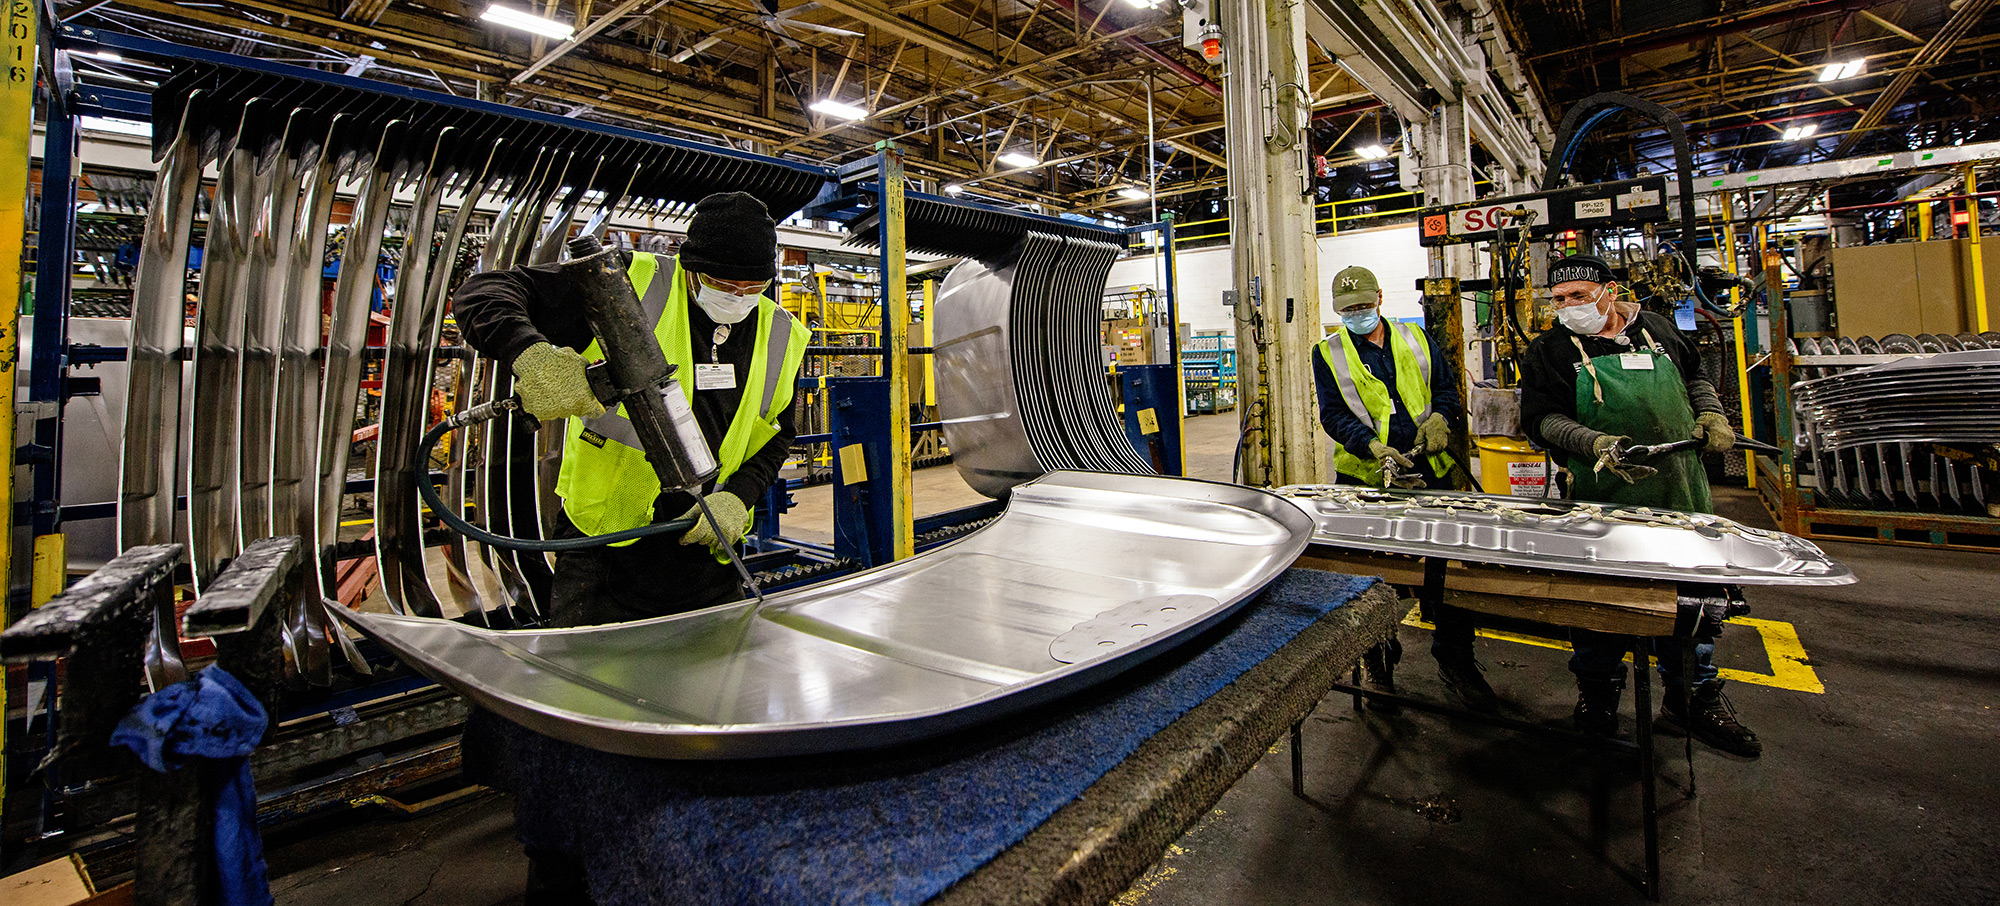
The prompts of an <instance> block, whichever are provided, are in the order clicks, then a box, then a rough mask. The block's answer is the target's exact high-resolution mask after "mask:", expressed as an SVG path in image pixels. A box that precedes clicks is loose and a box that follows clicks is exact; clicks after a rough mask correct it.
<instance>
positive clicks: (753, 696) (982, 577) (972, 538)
mask: <svg viewBox="0 0 2000 906" xmlns="http://www.w3.org/2000/svg"><path fill="white" fill-rule="evenodd" d="M1311 531H1312V522H1311V520H1310V519H1308V518H1307V517H1306V515H1305V514H1304V513H1303V512H1301V511H1300V510H1299V509H1298V508H1297V507H1295V506H1293V505H1292V504H1290V503H1288V502H1287V501H1285V500H1283V499H1282V498H1279V497H1277V496H1275V495H1273V494H1270V493H1268V492H1265V491H1261V490H1256V489H1252V488H1245V487H1241V486H1237V485H1226V484H1218V483H1213V482H1205V481H1195V480H1190V479H1180V478H1160V477H1150V476H1149V477H1141V476H1132V475H1113V474H1105V473H1085V472H1055V473H1051V474H1049V475H1048V476H1045V477H1044V478H1042V479H1040V480H1038V481H1035V482H1032V483H1029V484H1024V485H1021V486H1018V487H1016V488H1015V489H1014V491H1013V493H1012V495H1011V497H1010V499H1009V501H1008V507H1007V510H1006V512H1005V513H1003V514H1002V515H1001V516H1000V518H998V519H996V520H995V521H994V522H993V523H992V524H990V525H988V526H987V527H985V528H983V529H980V530H979V531H977V532H973V533H972V534H969V535H967V536H966V537H965V538H963V539H962V540H959V541H957V542H954V543H952V544H948V545H945V546H943V547H939V548H936V549H934V550H931V551H927V552H925V553H923V554H920V555H918V556H917V557H914V558H912V559H909V560H903V561H900V562H897V563H894V564H890V565H888V566H883V567H880V568H877V569H873V570H868V571H865V572H861V573H856V574H853V575H850V576H846V577H843V578H841V579H838V580H835V581H833V582H828V583H825V584H823V585H818V586H814V587H810V588H806V589H800V590H797V591H790V592H780V593H777V594H774V595H771V596H769V601H768V603H767V604H766V605H765V606H764V608H763V609H762V610H761V611H755V610H753V608H752V605H751V604H749V603H748V602H742V603H737V604H729V605H724V606H721V607H716V608H710V609H708V610H704V611H697V612H694V613H688V614H681V615H678V616H671V617H663V618H659V619H654V620H646V621H641V622H635V623H626V624H616V625H610V626H597V627H584V628H578V629H556V630H524V631H515V632H506V631H495V630H488V629H481V628H477V627H474V626H468V625H465V624H462V623H455V622H450V621H445V620H435V619H424V618H420V617H407V616H394V615H388V614H373V613H358V612H343V614H342V616H343V617H345V618H346V619H348V620H350V621H352V622H353V623H354V624H355V625H356V626H358V627H359V628H360V629H361V630H362V631H363V632H366V633H368V634H369V635H371V636H373V637H374V638H376V639H377V640H379V641H380V642H382V644H384V645H386V646H387V647H389V648H390V649H391V650H393V651H395V652H396V653H397V654H398V655H399V656H400V657H402V658H403V659H404V660H405V661H407V662H409V663H410V664H411V665H413V666H415V667H416V668H417V669H418V670H421V671H422V672H424V673H426V674H428V675H430V676H432V677H433V678H435V679H437V680H438V681H440V682H442V683H445V684H447V685H450V686H452V687H453V688H456V689H458V690H459V691H461V692H463V693H465V694H466V695H467V696H468V697H470V698H472V699H474V700H475V701H477V702H478V703H479V704H480V705H482V706H484V707H486V708H489V709H491V710H493V711H495V712H498V713H499V714H501V715H503V716H505V717H507V718H509V719H511V720H514V721H516V722H518V723H520V724H522V725H524V726H526V727H529V728H530V729H533V730H536V731H538V732H541V733H545V734H548V735H550V736H554V737H557V738H560V739H565V740H568V741H570V742H574V743H578V744H581V745H587V746H591V747H593V748H598V749H602V750H605V751H609V752H617V753H623V754H630V755H639V756H647V757H660V758H687V759H700V758H744V757H762V756H777V755H797V754H806V753H815V752H828V751H836V750H845V749H861V748H872V747H879V746H885V745H891V744H896V743H900V742H906V741H909V740H913V739H918V738H923V737H928V736H934V735H937V734H940V733H945V732H948V731H951V730H955V729H959V728H963V727H967V726H970V725H973V724H976V723H979V722H982V721H986V720H990V719H992V718H995V717H998V716H1001V715H1004V714H1008V713H1011V712H1015V711H1019V710H1021V709H1023V708H1026V707H1029V706H1031V705H1034V704H1037V703H1040V702H1044V701H1047V700H1050V699H1052V698H1055V697H1057V696H1060V695H1064V694H1067V693H1070V692H1074V691H1076V690H1078V689H1082V688H1085V687H1087V686H1089V685H1091V684H1093V683H1096V682H1100V681H1102V680H1104V679H1106V678H1108V677H1110V676H1113V675H1115V674H1117V673H1120V672H1122V671H1124V670H1127V669H1130V668H1131V667H1132V666H1134V665H1136V664H1138V663H1140V662H1143V661H1144V660H1146V659H1148V658H1150V657H1153V656H1155V655H1158V654H1160V653H1161V652H1163V651H1165V650H1167V649H1169V648H1171V647H1172V646H1173V645H1174V644H1176V643H1178V642H1181V641H1183V640H1185V639H1187V638H1189V637H1190V636H1192V635H1194V634H1197V633H1199V632H1201V631H1202V630H1203V629H1206V628H1208V627H1210V626H1213V625H1215V624H1216V623H1217V622H1218V621H1220V620H1222V619H1224V618H1226V617H1227V616H1228V615H1230V614H1231V613H1233V612H1234V611H1235V610H1236V609H1237V608H1238V607H1240V606H1241V605H1242V603H1243V602H1244V601H1246V600H1248V599H1249V598H1250V597H1252V596H1253V595H1255V594H1256V593H1257V592H1258V591H1259V590H1260V589H1262V588H1263V587H1264V585H1266V584H1267V583H1269V582H1270V581H1271V580H1272V579H1274V578H1275V577H1276V576H1277V575H1278V574H1279V573H1280V572H1282V571H1283V570H1284V569H1285V568H1287V567H1289V566H1290V565H1291V564H1292V562H1293V561H1294V560H1296V559H1297V558H1298V556H1299V554H1300V553H1301V552H1302V551H1303V550H1304V549H1305V546H1306V544H1307V541H1308V539H1309V537H1310V535H1311Z"/></svg>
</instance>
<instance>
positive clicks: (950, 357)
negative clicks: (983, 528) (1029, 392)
mask: <svg viewBox="0 0 2000 906" xmlns="http://www.w3.org/2000/svg"><path fill="white" fill-rule="evenodd" d="M1013 278H1014V270H1013V268H1011V267H1008V268H1003V269H1001V270H998V271H995V270H993V269H992V268H990V267H988V266H987V265H986V264H984V263H983V262H979V261H967V262H965V263H963V264H960V265H958V266H957V267H954V268H952V269H951V274H950V276H947V277H945V280H944V286H943V287H942V288H941V289H940V290H939V291H938V298H937V303H936V305H935V307H934V308H933V311H934V314H933V315H932V316H933V317H935V318H936V319H937V323H936V324H935V325H933V326H932V327H931V344H932V345H931V349H932V355H934V356H935V357H936V358H935V362H936V366H935V368H936V372H937V380H938V390H937V403H938V417H939V418H941V419H942V420H943V421H944V436H945V442H946V443H948V444H950V445H951V453H952V461H953V462H954V463H955V464H956V465H957V466H958V474H959V475H960V477H962V478H964V479H965V483H966V484H968V485H970V486H971V487H972V489H973V490H975V491H978V492H979V493H981V494H985V495H986V496H988V497H995V498H998V497H1001V496H1004V495H1005V494H1006V493H1007V489H1009V488H1011V487H1013V486H1015V485H1017V484H1020V483H1021V482H1023V481H1028V480H1031V479H1033V478H1035V477H1036V476H1038V475H1040V474H1042V468H1041V466H1040V465H1039V464H1037V463H1036V462H1035V454H1034V450H1033V449H1032V448H1030V447H1029V445H1028V433H1027V428H1026V427H1025V426H1023V425H1022V423H1021V401H1020V397H1019V396H1018V395H1017V394H1016V393H1015V391H1014V361H1013V354H1012V352H1011V349H1012V348H1013V347H1012V345H1011V343H1012V341H1011V338H1010V336H1009V332H1008V324H1007V320H1008V319H1007V312H1008V310H1009V307H1010V305H1011V304H1012V293H1013V283H1014V279H1013Z"/></svg>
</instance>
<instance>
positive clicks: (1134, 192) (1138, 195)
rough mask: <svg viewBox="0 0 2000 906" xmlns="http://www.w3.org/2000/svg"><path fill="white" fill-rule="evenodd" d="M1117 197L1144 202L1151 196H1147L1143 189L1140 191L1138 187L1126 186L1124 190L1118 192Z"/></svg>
mask: <svg viewBox="0 0 2000 906" xmlns="http://www.w3.org/2000/svg"><path fill="white" fill-rule="evenodd" d="M1118 197H1119V198H1130V199H1132V200H1133V201H1145V200H1146V199H1148V198H1151V197H1153V196H1152V195H1150V194H1148V193H1147V192H1146V190H1145V189H1141V188H1139V187H1138V186H1126V187H1125V188H1122V189H1119V190H1118Z"/></svg>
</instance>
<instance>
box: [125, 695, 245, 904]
mask: <svg viewBox="0 0 2000 906" xmlns="http://www.w3.org/2000/svg"><path fill="white" fill-rule="evenodd" d="M265 723H266V718H265V716H264V707H263V706H262V705H259V704H258V703H257V697H256V696H254V695H251V694H250V690H249V689H246V688H244V687H243V683H242V682H241V681H240V680H238V679H237V678H236V677H233V676H230V675H229V672H228V671H226V670H223V669H222V668H221V667H209V668H208V669H206V670H203V671H202V672H201V673H200V675H198V676H196V677H195V678H194V679H191V680H188V681H187V682H185V683H176V684H174V685H172V686H168V687H167V688H165V689H161V690H160V691H158V692H155V693H153V694H152V695H149V696H146V699H145V700H144V701H142V702H140V703H139V704H138V706H137V707H134V708H133V709H132V713H130V714H127V715H125V719H124V720H123V721H121V722H119V724H118V729H116V730H114V731H112V733H111V744H112V745H120V746H124V747H126V748H128V749H131V750H132V751H133V752H134V753H136V754H137V755H138V756H139V760H140V761H143V762H145V763H146V766H147V767H149V768H152V769H153V770H155V771H159V772H161V773H165V772H167V771H170V770H175V769H178V768H181V767H184V766H187V765H189V764H190V763H191V762H197V761H199V762H201V763H200V764H199V765H196V767H198V768H199V769H200V770H202V771H204V772H206V776H205V778H204V779H205V780H207V781H209V782H207V783H204V784H203V787H204V789H210V790H213V791H214V793H215V865H216V873H217V875H218V876H219V881H220V887H221V890H220V891H219V893H220V895H221V902H222V903H224V904H225V906H270V904H271V888H270V885H269V884H268V883H267V882H266V881H265V878H264V841H263V839H262V838H261V837H259V836H258V835H257V790H256V787H255V786H254V785H253V784H252V783H251V780H250V752H251V751H252V750H254V749H256V748H257V741H258V740H260V739H263V738H264V726H265Z"/></svg>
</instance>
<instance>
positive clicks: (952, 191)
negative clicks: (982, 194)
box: [944, 183, 965, 195]
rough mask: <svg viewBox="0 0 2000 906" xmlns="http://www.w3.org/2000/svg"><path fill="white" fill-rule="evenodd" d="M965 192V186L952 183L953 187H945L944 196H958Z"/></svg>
mask: <svg viewBox="0 0 2000 906" xmlns="http://www.w3.org/2000/svg"><path fill="white" fill-rule="evenodd" d="M964 191H965V187H964V186H961V185H959V184H958V183H952V184H951V185H948V186H945V187H944V194H946V195H957V194H959V193H960V192H964Z"/></svg>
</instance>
